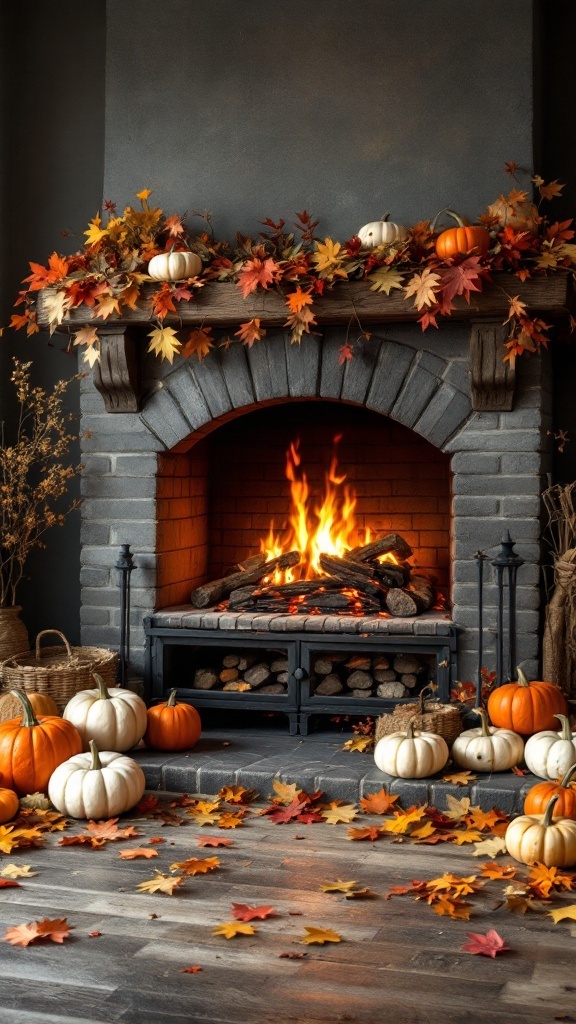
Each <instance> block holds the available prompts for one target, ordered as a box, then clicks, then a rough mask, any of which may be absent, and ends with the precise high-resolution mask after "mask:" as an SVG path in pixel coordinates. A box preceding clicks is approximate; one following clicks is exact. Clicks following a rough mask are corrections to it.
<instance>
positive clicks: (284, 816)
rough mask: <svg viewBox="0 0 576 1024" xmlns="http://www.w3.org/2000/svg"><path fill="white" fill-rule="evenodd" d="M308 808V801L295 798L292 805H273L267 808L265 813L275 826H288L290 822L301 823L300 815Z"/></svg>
mask: <svg viewBox="0 0 576 1024" xmlns="http://www.w3.org/2000/svg"><path fill="white" fill-rule="evenodd" d="M307 808H308V803H307V801H306V800H302V799H300V797H295V798H294V800H292V802H291V803H289V804H286V803H283V804H273V805H272V807H267V808H266V811H265V813H266V814H267V815H268V817H269V818H270V821H273V822H274V824H275V825H287V824H288V822H290V821H299V820H300V815H301V814H304V812H305V811H306V810H307Z"/></svg>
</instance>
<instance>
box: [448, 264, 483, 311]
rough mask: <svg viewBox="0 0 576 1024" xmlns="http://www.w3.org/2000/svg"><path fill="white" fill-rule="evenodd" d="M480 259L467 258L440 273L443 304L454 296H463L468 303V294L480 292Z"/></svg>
mask: <svg viewBox="0 0 576 1024" xmlns="http://www.w3.org/2000/svg"><path fill="white" fill-rule="evenodd" d="M480 269H481V267H480V257H479V256H468V258H467V259H465V260H463V261H462V263H458V264H457V265H456V266H453V267H448V269H447V270H443V271H442V298H443V302H444V303H446V302H451V301H452V299H453V298H454V297H455V296H456V295H463V296H464V298H465V299H466V302H470V292H480V291H482V289H481V287H479V285H480V275H479V271H480Z"/></svg>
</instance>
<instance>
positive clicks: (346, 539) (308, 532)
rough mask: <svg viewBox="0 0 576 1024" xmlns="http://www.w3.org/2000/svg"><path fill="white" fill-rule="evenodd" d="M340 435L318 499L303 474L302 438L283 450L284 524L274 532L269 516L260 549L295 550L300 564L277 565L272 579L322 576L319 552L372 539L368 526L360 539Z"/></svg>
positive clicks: (340, 551)
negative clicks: (286, 496) (283, 567)
mask: <svg viewBox="0 0 576 1024" xmlns="http://www.w3.org/2000/svg"><path fill="white" fill-rule="evenodd" d="M341 439H342V435H341V434H338V435H337V436H336V437H335V438H334V449H333V452H332V457H331V460H330V466H329V468H328V470H327V472H326V474H325V477H324V492H323V495H322V496H321V499H320V498H317V499H316V500H314V497H313V495H312V494H311V491H310V486H309V484H308V479H307V476H306V473H305V472H304V470H303V469H302V465H301V463H302V457H301V454H300V439H299V438H298V439H297V440H296V441H293V442H292V443H291V445H290V447H289V449H288V451H287V452H286V479H287V480H288V481H289V483H290V512H289V517H288V523H287V527H286V529H285V531H283V532H282V534H280V533H278V532H276V528H275V524H274V520H272V522H271V523H270V530H269V532H268V535H267V537H265V538H263V540H262V541H261V542H260V550H261V551H262V552H264V553H265V554H266V557H267V558H274V557H276V556H278V555H281V554H283V553H285V552H288V551H298V552H299V553H300V563H299V565H297V566H296V567H295V569H287V570H285V571H281V570H278V569H277V570H276V571H275V572H274V574H273V576H272V577H270V582H272V583H291V582H292V581H294V580H296V579H305V580H309V579H314V578H315V577H316V576H323V575H324V571H323V570H322V568H321V566H320V555H321V554H327V555H336V556H338V557H340V558H341V557H342V556H343V555H345V554H346V552H347V551H350V549H351V548H353V547H355V545H356V544H358V543H364V544H369V543H370V537H371V535H370V530H369V529H366V530H365V531H363V532H364V536H363V537H362V540H360V538H359V529H358V524H357V522H356V516H355V511H356V503H357V497H356V492H355V491H354V489H353V488H352V487H351V486H350V485H349V484H347V483H346V474H345V473H340V472H339V471H338V444H339V443H340V441H341ZM383 557H384V558H385V559H386V560H388V561H391V560H392V561H396V559H395V558H394V556H393V555H391V556H383Z"/></svg>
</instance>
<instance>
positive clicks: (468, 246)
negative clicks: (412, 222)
mask: <svg viewBox="0 0 576 1024" xmlns="http://www.w3.org/2000/svg"><path fill="white" fill-rule="evenodd" d="M441 213H447V214H448V215H449V216H450V217H453V218H454V220H455V221H456V223H457V224H458V227H456V228H448V229H447V230H446V231H442V232H441V233H440V234H439V235H438V238H437V239H436V253H437V255H438V256H439V257H440V259H441V260H445V259H448V258H449V257H450V256H458V255H459V254H460V253H467V252H471V253H472V255H474V256H485V255H486V253H487V252H488V249H489V248H490V244H491V238H490V234H489V232H488V231H487V230H486V228H483V227H481V226H480V225H479V224H465V223H464V221H463V220H462V217H460V216H459V215H458V214H457V213H455V212H454V210H442V211H441ZM439 216H440V214H438V216H437V217H436V218H435V219H434V222H433V224H432V230H434V228H435V225H436V221H437V220H438V217H439Z"/></svg>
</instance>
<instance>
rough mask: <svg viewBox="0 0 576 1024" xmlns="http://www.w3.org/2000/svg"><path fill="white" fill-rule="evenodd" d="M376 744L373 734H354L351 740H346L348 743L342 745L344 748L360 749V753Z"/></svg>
mask: <svg viewBox="0 0 576 1024" xmlns="http://www.w3.org/2000/svg"><path fill="white" fill-rule="evenodd" d="M373 744H374V738H373V737H372V736H353V737H352V739H351V740H346V743H345V744H344V746H343V747H342V750H349V751H350V752H352V751H353V750H358V751H359V752H360V753H364V751H365V750H371V749H372V746H373Z"/></svg>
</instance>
